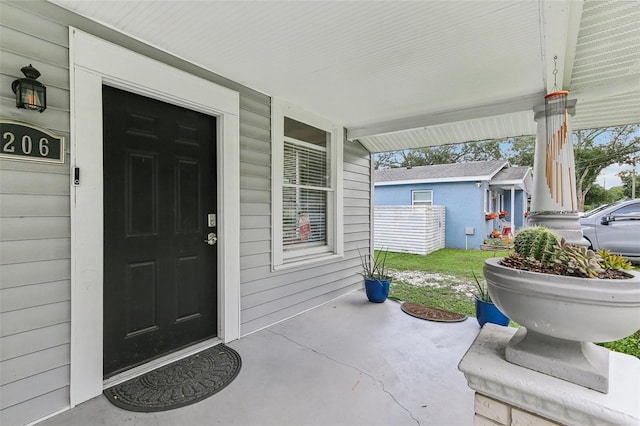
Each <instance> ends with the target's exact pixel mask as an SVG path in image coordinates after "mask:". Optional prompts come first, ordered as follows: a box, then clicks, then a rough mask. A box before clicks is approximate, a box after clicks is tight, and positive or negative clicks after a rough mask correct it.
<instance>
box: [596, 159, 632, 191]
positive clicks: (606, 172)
mask: <svg viewBox="0 0 640 426" xmlns="http://www.w3.org/2000/svg"><path fill="white" fill-rule="evenodd" d="M622 170H631V165H628V164H623V165H617V164H614V165H613V166H609V167H606V168H604V169H603V170H602V173H600V175H599V176H598V179H596V183H597V184H598V185H600V186H602V187H603V188H604V189H609V188H612V187H614V186H622V181H621V180H620V178H619V177H618V176H616V175H617V174H618V173H620V172H621V171H622ZM639 171H640V170H638V167H637V166H636V172H639ZM636 176H637V175H636Z"/></svg>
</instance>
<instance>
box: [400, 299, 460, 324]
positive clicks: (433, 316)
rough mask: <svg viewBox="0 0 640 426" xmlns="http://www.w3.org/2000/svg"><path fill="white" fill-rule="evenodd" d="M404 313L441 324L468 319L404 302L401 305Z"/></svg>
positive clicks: (452, 313)
mask: <svg viewBox="0 0 640 426" xmlns="http://www.w3.org/2000/svg"><path fill="white" fill-rule="evenodd" d="M400 308H401V309H402V311H403V312H405V313H407V314H409V315H411V316H414V317H416V318H420V319H424V320H429V321H439V322H459V321H464V320H466V319H467V316H466V315H462V314H456V313H454V312H449V311H444V310H442V309H437V308H430V307H428V306H424V305H421V304H419V303H413V302H403V303H402V305H400Z"/></svg>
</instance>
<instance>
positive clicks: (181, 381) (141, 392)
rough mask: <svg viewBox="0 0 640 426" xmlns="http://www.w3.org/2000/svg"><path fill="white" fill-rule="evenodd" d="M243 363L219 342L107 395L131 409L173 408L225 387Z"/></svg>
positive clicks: (201, 398)
mask: <svg viewBox="0 0 640 426" xmlns="http://www.w3.org/2000/svg"><path fill="white" fill-rule="evenodd" d="M241 366H242V360H241V359H240V355H239V354H238V353H237V352H236V351H234V350H233V349H231V348H230V347H228V346H226V345H223V344H219V345H217V346H214V347H212V348H209V349H206V350H204V351H202V352H198V353H197V354H193V355H191V356H189V357H187V358H183V359H181V360H178V361H176V362H173V363H171V364H168V365H165V366H164V367H160V368H158V369H155V370H153V371H150V372H148V373H146V374H144V375H142V376H139V377H136V378H134V379H131V380H128V381H126V382H124V383H121V384H119V385H115V386H112V387H110V388H108V389H105V391H104V395H105V396H106V397H107V399H108V400H109V401H111V403H112V404H113V405H115V406H117V407H120V408H124V409H125V410H129V411H141V412H145V413H148V412H152V411H166V410H173V409H175V408H180V407H184V406H185V405H189V404H194V403H196V402H198V401H202V400H203V399H205V398H208V397H210V396H211V395H213V394H215V393H216V392H218V391H220V390H222V389H224V387H225V386H227V385H228V384H229V383H231V382H232V381H233V379H235V378H236V376H237V375H238V373H239V372H240V367H241Z"/></svg>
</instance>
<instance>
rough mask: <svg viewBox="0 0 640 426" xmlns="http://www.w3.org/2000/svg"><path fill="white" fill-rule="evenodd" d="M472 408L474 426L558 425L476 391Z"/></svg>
mask: <svg viewBox="0 0 640 426" xmlns="http://www.w3.org/2000/svg"><path fill="white" fill-rule="evenodd" d="M474 409H475V416H474V418H473V424H474V426H558V424H559V423H556V422H553V421H550V420H548V419H545V418H543V417H540V416H538V415H535V414H532V413H529V412H527V411H523V410H522V409H520V408H517V407H514V406H512V405H509V404H507V403H505V402H501V401H498V400H495V399H492V398H489V397H487V396H484V395H482V394H479V393H477V392H476V394H475V398H474Z"/></svg>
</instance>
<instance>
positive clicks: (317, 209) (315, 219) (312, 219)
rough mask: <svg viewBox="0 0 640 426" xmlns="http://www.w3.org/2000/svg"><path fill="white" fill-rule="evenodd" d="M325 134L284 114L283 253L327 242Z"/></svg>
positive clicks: (327, 190)
mask: <svg viewBox="0 0 640 426" xmlns="http://www.w3.org/2000/svg"><path fill="white" fill-rule="evenodd" d="M327 136H328V135H327V133H326V132H325V131H323V130H320V129H316V128H315V127H312V126H309V125H307V124H304V123H300V122H298V121H296V120H293V119H290V118H288V117H285V123H284V152H283V157H284V161H283V180H282V233H283V235H282V243H283V246H284V247H283V248H284V250H285V252H287V251H291V250H294V249H300V248H308V247H317V246H324V245H326V244H327V193H328V192H329V191H331V185H330V181H329V175H328V167H329V166H328V164H327Z"/></svg>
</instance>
